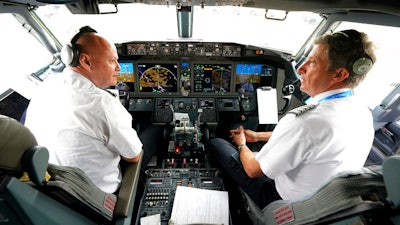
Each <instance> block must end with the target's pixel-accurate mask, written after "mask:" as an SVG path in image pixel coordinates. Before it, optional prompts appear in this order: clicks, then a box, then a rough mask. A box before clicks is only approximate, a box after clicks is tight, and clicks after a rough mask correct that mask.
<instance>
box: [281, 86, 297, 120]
mask: <svg viewBox="0 0 400 225" xmlns="http://www.w3.org/2000/svg"><path fill="white" fill-rule="evenodd" d="M299 83H300V80H295V81H294V82H293V83H291V84H288V85H286V86H284V87H283V88H282V94H283V95H282V99H283V100H284V101H285V105H284V106H283V108H282V109H281V110H279V111H278V115H283V114H285V113H286V111H287V110H288V109H289V106H290V104H291V101H292V94H293V93H294V91H295V90H296V88H295V86H296V85H298V84H299Z"/></svg>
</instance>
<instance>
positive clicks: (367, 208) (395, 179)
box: [241, 155, 400, 225]
mask: <svg viewBox="0 0 400 225" xmlns="http://www.w3.org/2000/svg"><path fill="white" fill-rule="evenodd" d="M399 171H400V155H394V156H391V157H389V158H387V159H386V160H385V161H384V163H383V164H382V165H373V166H366V167H364V168H362V169H361V170H359V171H348V172H342V173H338V174H337V175H336V176H333V177H331V178H330V179H329V180H328V182H326V183H325V184H323V185H321V186H320V188H318V189H317V190H316V191H315V192H314V193H312V194H310V195H308V196H306V197H304V198H302V199H299V200H297V201H289V200H277V201H274V202H272V203H270V204H269V205H267V206H266V207H264V208H263V209H260V208H259V207H258V206H257V205H256V204H255V203H254V201H253V200H252V199H251V198H250V197H249V196H248V195H247V194H246V193H245V192H244V191H241V193H242V197H243V199H244V202H245V210H246V213H247V215H248V216H249V218H250V220H251V221H252V223H253V225H300V224H301V225H303V224H307V225H316V224H335V225H344V224H350V225H351V224H353V225H355V224H363V225H367V224H385V225H390V224H396V225H398V224H400V173H399Z"/></svg>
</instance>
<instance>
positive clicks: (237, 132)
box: [229, 126, 246, 146]
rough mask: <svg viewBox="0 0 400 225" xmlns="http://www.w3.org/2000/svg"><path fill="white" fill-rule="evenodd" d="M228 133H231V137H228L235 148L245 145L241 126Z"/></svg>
mask: <svg viewBox="0 0 400 225" xmlns="http://www.w3.org/2000/svg"><path fill="white" fill-rule="evenodd" d="M230 133H231V135H230V136H229V137H230V138H232V142H233V143H235V144H236V146H237V145H242V144H246V136H245V133H244V129H243V126H240V127H239V128H237V129H234V130H231V131H230Z"/></svg>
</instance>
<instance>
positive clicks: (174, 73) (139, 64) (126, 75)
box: [116, 41, 285, 122]
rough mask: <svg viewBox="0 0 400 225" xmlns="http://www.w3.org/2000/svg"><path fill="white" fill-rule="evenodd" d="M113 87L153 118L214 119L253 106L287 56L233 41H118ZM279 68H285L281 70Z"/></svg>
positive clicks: (135, 108)
mask: <svg viewBox="0 0 400 225" xmlns="http://www.w3.org/2000/svg"><path fill="white" fill-rule="evenodd" d="M116 46H117V51H118V54H119V64H120V67H121V69H120V71H119V76H118V84H120V83H123V84H124V85H117V87H123V88H121V89H119V90H120V93H121V91H122V92H125V93H127V94H126V95H127V96H128V97H127V99H125V100H126V102H127V103H126V104H125V105H126V106H127V109H128V110H129V111H151V112H152V113H153V120H154V122H167V121H171V119H172V115H173V112H174V111H175V112H187V113H189V115H191V117H193V118H191V120H192V119H193V120H196V119H197V118H196V116H195V115H197V116H198V115H200V117H201V120H202V122H215V121H218V112H222V111H242V112H243V111H253V110H256V109H257V106H256V90H257V89H258V88H260V87H265V86H269V87H274V88H275V87H276V82H277V75H278V72H279V71H280V70H281V72H282V71H284V70H283V68H284V66H282V65H284V64H283V63H282V61H285V59H283V58H282V57H281V55H279V54H276V53H275V52H268V51H267V50H265V49H257V48H252V47H250V46H244V45H240V44H234V43H211V42H210V43H203V42H202V43H200V42H199V43H198V42H183V41H182V42H129V43H123V44H117V45H116ZM282 73H283V72H282Z"/></svg>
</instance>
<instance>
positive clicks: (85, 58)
mask: <svg viewBox="0 0 400 225" xmlns="http://www.w3.org/2000/svg"><path fill="white" fill-rule="evenodd" d="M79 63H80V64H81V65H82V66H84V67H86V66H89V67H90V57H89V55H88V54H86V53H81V55H80V59H79Z"/></svg>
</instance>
